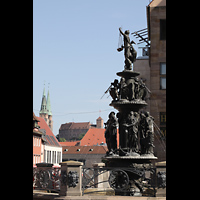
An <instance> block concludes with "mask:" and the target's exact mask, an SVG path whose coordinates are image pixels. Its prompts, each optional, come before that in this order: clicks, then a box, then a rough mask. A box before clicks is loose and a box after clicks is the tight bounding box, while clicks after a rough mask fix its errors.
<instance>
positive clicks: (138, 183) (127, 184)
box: [33, 165, 166, 196]
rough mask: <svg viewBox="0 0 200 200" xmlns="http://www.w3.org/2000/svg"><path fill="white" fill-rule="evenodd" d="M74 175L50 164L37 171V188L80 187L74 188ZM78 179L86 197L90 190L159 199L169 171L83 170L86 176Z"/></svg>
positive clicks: (35, 181) (153, 168)
mask: <svg viewBox="0 0 200 200" xmlns="http://www.w3.org/2000/svg"><path fill="white" fill-rule="evenodd" d="M70 172H71V171H69V172H68V174H67V171H66V170H61V168H54V167H52V166H48V165H47V166H42V167H37V168H33V189H35V190H47V191H48V192H50V191H51V192H57V193H59V191H60V190H61V185H62V184H64V185H66V186H67V187H72V186H73V187H76V184H74V185H73V182H74V181H75V179H74V177H75V176H73V175H72V174H70ZM76 178H77V179H79V180H76V181H77V183H78V182H81V183H82V185H81V187H82V195H84V194H85V191H86V190H88V189H90V188H93V189H94V188H98V189H100V190H101V189H103V190H109V189H112V190H113V191H114V192H115V195H116V194H117V195H127V196H134V195H135V194H136V193H140V194H141V195H142V196H156V190H157V189H158V188H165V187H166V172H160V171H158V170H156V168H155V167H152V166H150V165H149V167H146V166H144V165H141V166H139V167H129V168H128V167H122V168H115V167H105V166H101V167H98V166H96V167H90V168H88V167H83V168H82V174H80V175H79V176H76ZM80 179H81V180H80ZM70 184H71V185H72V186H71V185H70ZM80 189H81V188H80ZM91 191H95V190H91ZM96 191H97V190H96Z"/></svg>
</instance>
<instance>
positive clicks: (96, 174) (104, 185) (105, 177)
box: [92, 163, 110, 188]
mask: <svg viewBox="0 0 200 200" xmlns="http://www.w3.org/2000/svg"><path fill="white" fill-rule="evenodd" d="M92 166H93V167H94V183H95V184H96V185H95V188H110V186H109V183H108V177H109V175H110V173H109V171H105V172H103V171H101V170H100V169H102V168H103V167H105V163H94V164H93V165H92ZM99 173H100V174H99ZM102 181H106V182H103V183H99V184H98V182H102Z"/></svg>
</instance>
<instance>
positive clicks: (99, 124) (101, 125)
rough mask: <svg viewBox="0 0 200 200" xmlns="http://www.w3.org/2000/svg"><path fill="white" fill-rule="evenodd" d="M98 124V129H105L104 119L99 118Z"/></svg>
mask: <svg viewBox="0 0 200 200" xmlns="http://www.w3.org/2000/svg"><path fill="white" fill-rule="evenodd" d="M96 122H97V126H96V128H103V119H102V118H101V117H99V118H97V120H96Z"/></svg>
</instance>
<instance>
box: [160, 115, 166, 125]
mask: <svg viewBox="0 0 200 200" xmlns="http://www.w3.org/2000/svg"><path fill="white" fill-rule="evenodd" d="M160 125H166V112H160Z"/></svg>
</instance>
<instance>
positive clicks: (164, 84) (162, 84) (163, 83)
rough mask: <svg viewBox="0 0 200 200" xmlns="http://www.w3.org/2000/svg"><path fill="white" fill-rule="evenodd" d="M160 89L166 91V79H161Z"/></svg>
mask: <svg viewBox="0 0 200 200" xmlns="http://www.w3.org/2000/svg"><path fill="white" fill-rule="evenodd" d="M160 89H161V90H166V78H163V77H161V78H160Z"/></svg>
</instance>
